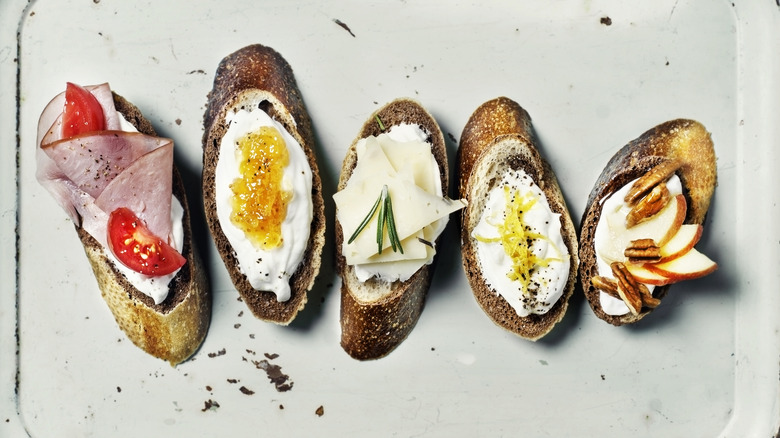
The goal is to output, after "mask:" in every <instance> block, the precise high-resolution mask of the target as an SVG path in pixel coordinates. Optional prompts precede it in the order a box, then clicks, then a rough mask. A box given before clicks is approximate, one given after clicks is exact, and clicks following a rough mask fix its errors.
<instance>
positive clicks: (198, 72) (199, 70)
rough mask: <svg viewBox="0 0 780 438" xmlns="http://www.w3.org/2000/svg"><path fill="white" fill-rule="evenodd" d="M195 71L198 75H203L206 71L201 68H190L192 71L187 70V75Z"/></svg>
mask: <svg viewBox="0 0 780 438" xmlns="http://www.w3.org/2000/svg"><path fill="white" fill-rule="evenodd" d="M196 73H197V74H199V75H205V74H206V72H205V71H203V70H201V69H197V70H192V71H189V72H187V74H188V75H194V74H196Z"/></svg>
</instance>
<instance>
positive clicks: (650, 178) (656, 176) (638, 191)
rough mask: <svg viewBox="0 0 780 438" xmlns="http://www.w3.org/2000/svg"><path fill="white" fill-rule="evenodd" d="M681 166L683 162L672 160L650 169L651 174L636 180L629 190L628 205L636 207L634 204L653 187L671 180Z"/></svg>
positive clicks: (626, 199) (627, 195)
mask: <svg viewBox="0 0 780 438" xmlns="http://www.w3.org/2000/svg"><path fill="white" fill-rule="evenodd" d="M681 165H682V162H681V161H680V160H678V159H671V160H666V161H662V162H661V164H659V165H657V166H655V167H653V168H652V169H650V171H649V172H647V173H646V174H644V175H642V176H641V177H640V178H639V179H638V180H636V181H635V182H634V184H633V185H632V186H631V188H630V189H629V190H628V193H626V197H625V201H626V203H628V205H634V203H636V202H637V201H639V200H640V199H642V198H643V197H644V196H645V194H646V193H648V192H649V191H650V190H652V189H653V187H655V186H657V185H658V184H659V183H661V182H664V181H666V180H667V179H669V177H670V176H672V174H673V173H674V172H676V171H677V169H679V168H680V166H681Z"/></svg>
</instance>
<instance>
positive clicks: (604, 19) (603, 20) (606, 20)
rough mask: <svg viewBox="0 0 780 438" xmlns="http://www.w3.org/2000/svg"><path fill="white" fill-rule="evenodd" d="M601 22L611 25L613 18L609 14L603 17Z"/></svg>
mask: <svg viewBox="0 0 780 438" xmlns="http://www.w3.org/2000/svg"><path fill="white" fill-rule="evenodd" d="M601 24H603V25H604V26H611V25H612V19H611V18H609V17H607V16H604V17H601Z"/></svg>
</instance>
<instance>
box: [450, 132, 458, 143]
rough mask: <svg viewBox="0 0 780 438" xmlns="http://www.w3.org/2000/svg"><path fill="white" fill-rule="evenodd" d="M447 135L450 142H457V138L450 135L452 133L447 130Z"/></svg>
mask: <svg viewBox="0 0 780 438" xmlns="http://www.w3.org/2000/svg"><path fill="white" fill-rule="evenodd" d="M447 137H449V138H450V140H452V142H453V143H457V142H458V139H456V138H455V136H454V135H452V133H451V132H448V133H447Z"/></svg>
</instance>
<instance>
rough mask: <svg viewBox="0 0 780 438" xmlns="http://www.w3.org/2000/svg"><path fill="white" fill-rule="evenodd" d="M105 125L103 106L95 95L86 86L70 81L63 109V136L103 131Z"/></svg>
mask: <svg viewBox="0 0 780 438" xmlns="http://www.w3.org/2000/svg"><path fill="white" fill-rule="evenodd" d="M105 126H106V121H105V118H104V117H103V107H101V106H100V102H98V100H97V99H96V98H95V96H93V95H92V93H90V92H89V90H87V89H86V88H84V87H82V86H80V85H76V84H73V83H70V82H68V84H67V86H66V88H65V108H64V109H63V111H62V137H63V138H70V137H73V136H75V135H79V134H83V133H86V132H93V131H102V130H104V129H105Z"/></svg>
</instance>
